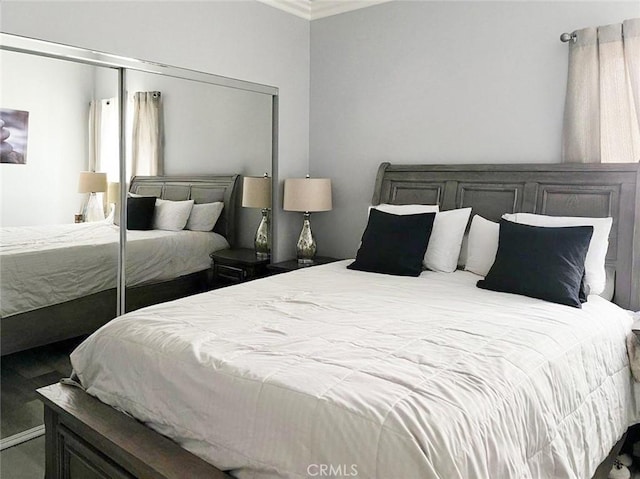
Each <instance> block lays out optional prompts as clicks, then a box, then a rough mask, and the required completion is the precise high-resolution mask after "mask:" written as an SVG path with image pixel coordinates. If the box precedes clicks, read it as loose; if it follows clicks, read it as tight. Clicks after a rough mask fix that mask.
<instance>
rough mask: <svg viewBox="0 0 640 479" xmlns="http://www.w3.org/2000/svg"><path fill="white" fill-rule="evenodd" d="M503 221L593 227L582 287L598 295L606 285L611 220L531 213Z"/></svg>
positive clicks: (537, 224)
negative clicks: (606, 261) (606, 263)
mask: <svg viewBox="0 0 640 479" xmlns="http://www.w3.org/2000/svg"><path fill="white" fill-rule="evenodd" d="M502 217H503V218H504V219H506V220H509V221H513V222H515V223H520V224H524V225H531V226H550V227H554V226H555V227H562V226H593V236H591V241H590V243H589V249H588V250H587V257H586V258H585V261H584V285H585V292H586V293H587V294H600V293H602V292H603V291H604V289H605V287H606V283H607V273H606V271H605V268H604V265H605V259H606V256H607V250H608V249H609V232H610V231H611V225H612V223H613V219H612V218H586V217H580V216H545V215H536V214H533V213H514V214H505V215H503V216H502Z"/></svg>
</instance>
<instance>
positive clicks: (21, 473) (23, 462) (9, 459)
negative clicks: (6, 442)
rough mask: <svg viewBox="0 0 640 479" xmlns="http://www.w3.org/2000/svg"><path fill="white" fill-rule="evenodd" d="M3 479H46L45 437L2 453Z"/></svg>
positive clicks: (0, 462)
mask: <svg viewBox="0 0 640 479" xmlns="http://www.w3.org/2000/svg"><path fill="white" fill-rule="evenodd" d="M0 477H1V478H2V479H43V478H44V436H40V437H38V438H36V439H32V440H30V441H27V442H24V443H22V444H19V445H17V446H13V447H10V448H8V449H5V450H4V451H2V452H0Z"/></svg>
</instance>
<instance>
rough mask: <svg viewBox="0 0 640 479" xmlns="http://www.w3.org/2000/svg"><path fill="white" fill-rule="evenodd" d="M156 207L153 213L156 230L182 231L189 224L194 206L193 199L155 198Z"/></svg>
mask: <svg viewBox="0 0 640 479" xmlns="http://www.w3.org/2000/svg"><path fill="white" fill-rule="evenodd" d="M154 199H155V202H156V209H155V212H154V214H153V228H154V229H156V230H168V231H180V230H183V229H184V227H185V226H186V225H187V220H188V219H189V214H191V209H192V208H193V200H185V201H170V200H161V199H160V198H154Z"/></svg>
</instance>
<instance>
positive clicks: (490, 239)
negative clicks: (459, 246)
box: [464, 215, 500, 276]
mask: <svg viewBox="0 0 640 479" xmlns="http://www.w3.org/2000/svg"><path fill="white" fill-rule="evenodd" d="M499 236H500V224H499V223H494V222H493V221H489V220H487V219H484V218H483V217H482V216H480V215H475V216H474V217H473V220H471V228H469V239H468V241H467V262H466V263H465V267H464V269H465V271H471V272H472V273H475V274H479V275H480V276H486V275H487V273H488V272H489V270H490V269H491V266H493V262H494V261H495V260H496V253H497V252H498V240H499Z"/></svg>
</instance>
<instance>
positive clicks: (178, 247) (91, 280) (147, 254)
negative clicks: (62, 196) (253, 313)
mask: <svg viewBox="0 0 640 479" xmlns="http://www.w3.org/2000/svg"><path fill="white" fill-rule="evenodd" d="M118 236H119V230H118V227H117V226H115V225H113V224H111V223H108V222H107V221H104V222H96V223H78V224H75V223H74V224H65V225H48V226H25V227H10V228H2V230H0V267H1V268H2V270H1V274H2V281H0V317H7V316H11V315H13V314H17V313H22V312H26V311H31V310H34V309H37V308H42V307H45V306H50V305H53V304H58V303H62V302H64V301H69V300H72V299H76V298H80V297H82V296H86V295H88V294H92V293H97V292H99V291H104V290H106V289H110V288H115V287H116V281H117V258H118ZM228 247H229V244H228V243H227V241H226V239H225V238H224V237H223V236H221V235H219V234H217V233H212V232H207V233H204V232H198V231H160V230H151V231H127V262H126V278H127V284H128V285H131V286H136V285H140V284H144V283H149V282H153V281H163V280H168V279H173V278H177V277H179V276H182V275H185V274H190V273H195V272H196V271H201V270H204V269H207V268H208V267H210V264H211V260H210V258H209V254H210V253H212V252H213V251H215V250H218V249H223V248H228Z"/></svg>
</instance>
